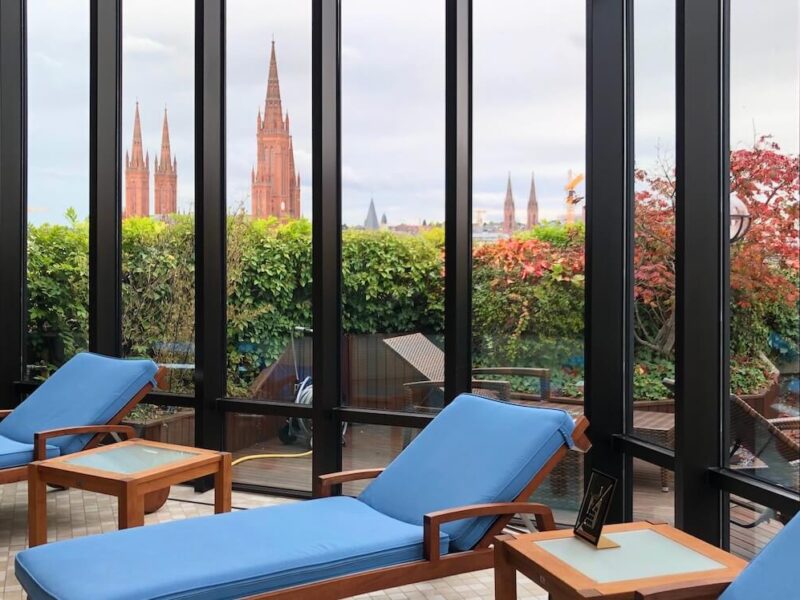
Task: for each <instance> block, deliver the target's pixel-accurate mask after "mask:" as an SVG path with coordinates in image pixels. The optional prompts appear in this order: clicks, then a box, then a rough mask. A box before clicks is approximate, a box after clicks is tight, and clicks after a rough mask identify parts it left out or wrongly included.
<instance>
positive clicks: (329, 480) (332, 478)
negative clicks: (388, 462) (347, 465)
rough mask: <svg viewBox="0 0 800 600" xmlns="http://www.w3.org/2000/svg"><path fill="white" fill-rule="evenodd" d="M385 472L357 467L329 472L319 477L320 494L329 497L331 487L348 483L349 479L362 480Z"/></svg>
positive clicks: (322, 496) (373, 477)
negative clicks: (350, 469)
mask: <svg viewBox="0 0 800 600" xmlns="http://www.w3.org/2000/svg"><path fill="white" fill-rule="evenodd" d="M381 473H383V469H355V470H353V471H339V472H338V473H328V474H327V475H320V476H319V477H318V478H317V483H318V485H319V490H318V491H319V494H318V495H319V496H320V497H321V498H327V497H328V496H330V495H331V488H332V487H333V486H334V485H339V484H341V483H347V482H348V481H360V480H362V479H375V478H376V477H377V476H378V475H380V474H381Z"/></svg>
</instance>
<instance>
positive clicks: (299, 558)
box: [16, 394, 589, 600]
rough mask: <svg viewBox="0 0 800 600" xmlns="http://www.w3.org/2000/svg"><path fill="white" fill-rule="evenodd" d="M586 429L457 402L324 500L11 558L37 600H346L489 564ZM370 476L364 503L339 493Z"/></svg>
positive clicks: (540, 515)
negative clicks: (495, 544) (386, 459)
mask: <svg viewBox="0 0 800 600" xmlns="http://www.w3.org/2000/svg"><path fill="white" fill-rule="evenodd" d="M587 426H588V421H586V419H585V418H583V417H581V418H580V419H579V420H578V421H577V422H573V420H572V418H571V417H570V416H569V415H568V414H567V413H565V412H563V411H560V410H551V409H542V408H529V407H523V406H517V405H513V404H508V403H505V402H498V401H494V400H488V399H485V398H479V397H477V396H472V395H467V394H465V395H462V396H459V397H458V398H457V399H456V400H455V401H454V402H453V403H452V404H450V405H449V406H448V407H447V408H445V409H444V410H443V411H442V412H441V413H440V414H439V415H438V416H437V417H436V418H435V419H434V420H433V421H432V422H431V423H430V424H429V425H428V426H427V427H426V428H425V429H424V430H423V431H422V433H420V435H419V436H417V438H416V439H415V440H414V441H413V442H412V443H411V444H410V445H409V446H408V447H407V448H406V449H405V450H404V451H403V452H402V453H401V454H400V455H399V456H398V457H397V458H396V459H395V460H394V461H393V462H392V463H391V464H390V465H389V466H388V467H386V469H383V470H381V469H371V470H362V471H349V472H344V473H337V474H332V475H326V476H323V477H322V478H321V479H320V481H319V482H318V487H317V491H318V493H319V494H320V495H321V496H324V497H323V498H320V499H316V500H310V501H307V502H298V503H295V504H289V505H283V506H277V507H266V508H261V509H254V510H247V511H241V512H234V513H228V514H224V515H215V516H212V517H202V518H197V519H189V520H185V521H174V522H170V523H164V524H161V525H152V526H148V527H139V528H134V529H126V530H123V531H117V532H112V533H108V534H105V535H97V536H91V537H83V538H77V539H74V540H69V541H64V542H58V543H54V544H50V545H45V546H38V547H36V548H32V549H29V550H26V551H24V552H21V553H20V554H18V555H17V559H16V573H17V578H18V579H19V581H20V582H21V583H22V586H23V587H24V588H25V590H26V591H27V593H28V595H29V597H30V598H31V599H32V600H43V599H48V600H52V599H59V600H87V599H90V598H103V599H104V600H134V599H135V600H145V599H154V598H158V599H167V598H169V599H171V600H174V599H188V598H191V599H192V600H219V599H222V598H242V597H247V596H251V595H259V596H258V597H259V598H295V599H296V598H341V597H346V596H351V595H354V594H359V593H365V592H369V591H373V590H377V589H382V588H386V587H392V586H395V585H400V584H404V583H414V582H418V581H425V580H428V579H434V578H438V577H444V576H447V575H454V574H457V573H463V572H467V571H473V570H477V569H485V568H488V567H490V566H491V565H492V550H491V549H490V548H489V545H490V544H491V543H492V540H493V539H494V536H495V535H497V534H498V533H499V532H500V531H501V530H502V528H503V527H504V526H505V525H506V524H507V523H508V521H509V520H510V519H511V517H512V516H513V515H514V514H516V513H526V514H533V515H535V516H536V520H537V526H538V527H540V528H542V529H549V528H553V527H554V526H555V525H554V522H553V515H552V513H551V512H550V510H549V509H548V508H547V507H545V506H543V505H541V504H532V503H528V502H527V500H528V498H529V497H530V494H531V493H532V491H533V490H534V489H535V488H536V486H537V485H538V484H539V483H541V481H542V480H543V479H544V477H545V476H546V475H547V473H548V472H550V470H551V469H552V468H553V467H554V466H555V464H556V463H557V462H558V461H559V460H560V459H561V457H562V456H563V455H564V454H565V453H566V452H567V449H568V448H569V447H571V446H573V445H577V446H578V447H579V448H583V449H588V446H589V443H588V440H587V439H586V436H585V430H586V427H587ZM374 477H377V479H375V480H374V481H373V482H372V483H371V484H370V485H369V486H368V487H367V488H366V489H365V490H364V492H363V493H362V494H361V495H360V496H359V497H358V498H349V497H341V496H335V497H330V491H331V489H332V487H333V486H336V485H338V484H341V483H343V482H346V481H354V480H357V479H365V478H374Z"/></svg>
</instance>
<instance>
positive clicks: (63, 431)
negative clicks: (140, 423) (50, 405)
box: [33, 425, 136, 460]
mask: <svg viewBox="0 0 800 600" xmlns="http://www.w3.org/2000/svg"><path fill="white" fill-rule="evenodd" d="M85 433H94V434H101V433H122V434H124V435H125V437H126V438H127V439H130V438H132V437H136V430H135V429H134V428H133V427H131V426H130V425H80V426H77V427H62V428H60V429H48V430H46V431H37V432H36V433H34V434H33V460H44V459H45V458H47V440H49V439H50V438H54V437H61V436H62V435H83V434H85Z"/></svg>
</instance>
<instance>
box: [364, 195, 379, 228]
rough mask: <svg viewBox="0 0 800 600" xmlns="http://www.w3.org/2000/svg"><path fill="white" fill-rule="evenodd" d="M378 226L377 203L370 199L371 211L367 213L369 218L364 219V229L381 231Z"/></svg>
mask: <svg viewBox="0 0 800 600" xmlns="http://www.w3.org/2000/svg"><path fill="white" fill-rule="evenodd" d="M379 228H380V227H379V225H378V213H376V212H375V201H374V200H373V199H372V198H370V199H369V210H368V211H367V218H366V219H364V229H367V230H369V231H375V230H377V229H379Z"/></svg>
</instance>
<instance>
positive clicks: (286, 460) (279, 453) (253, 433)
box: [225, 413, 311, 492]
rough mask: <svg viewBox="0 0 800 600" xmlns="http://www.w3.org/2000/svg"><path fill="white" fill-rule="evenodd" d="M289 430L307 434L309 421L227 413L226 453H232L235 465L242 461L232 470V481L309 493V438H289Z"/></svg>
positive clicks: (309, 428)
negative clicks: (293, 429)
mask: <svg viewBox="0 0 800 600" xmlns="http://www.w3.org/2000/svg"><path fill="white" fill-rule="evenodd" d="M290 427H294V428H297V429H302V430H304V431H307V432H308V433H309V434H310V432H311V421H310V420H307V419H297V418H286V417H271V416H265V415H247V414H242V413H227V414H226V415H225V450H227V451H228V452H232V453H233V460H234V462H236V461H237V460H238V461H241V462H239V463H238V464H236V466H234V467H233V481H234V482H235V483H243V484H249V485H260V486H269V487H274V488H280V489H284V490H294V491H300V492H308V491H311V452H310V449H311V445H310V438H309V437H306V436H298V437H295V438H292V437H289V436H288V435H287V432H288V430H289V428H290ZM245 457H249V458H245ZM243 458H244V459H245V460H242V459H243Z"/></svg>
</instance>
